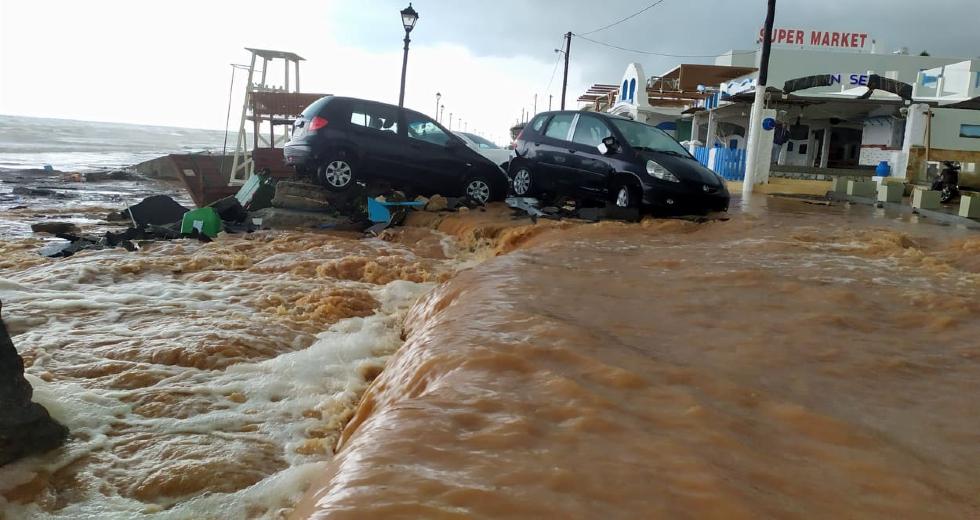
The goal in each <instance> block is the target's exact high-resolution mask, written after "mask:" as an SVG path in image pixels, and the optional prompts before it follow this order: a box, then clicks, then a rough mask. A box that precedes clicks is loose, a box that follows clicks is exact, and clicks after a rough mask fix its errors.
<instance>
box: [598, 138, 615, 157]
mask: <svg viewBox="0 0 980 520" xmlns="http://www.w3.org/2000/svg"><path fill="white" fill-rule="evenodd" d="M596 148H598V149H599V153H601V154H602V155H609V154H613V153H616V152H617V151H619V141H617V140H616V138H615V137H613V136H609V137H606V138H605V139H603V140H602V142H601V143H599V145H598V146H596Z"/></svg>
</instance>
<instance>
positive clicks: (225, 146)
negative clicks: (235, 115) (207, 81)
mask: <svg viewBox="0 0 980 520" xmlns="http://www.w3.org/2000/svg"><path fill="white" fill-rule="evenodd" d="M235 69H236V67H235V64H234V63H232V64H231V86H229V87H228V114H227V115H225V143H224V144H223V145H221V163H222V166H223V165H224V162H225V154H226V153H228V125H229V124H230V123H231V96H232V95H233V94H234V93H235ZM219 168H220V167H219Z"/></svg>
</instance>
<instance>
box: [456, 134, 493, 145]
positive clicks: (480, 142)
mask: <svg viewBox="0 0 980 520" xmlns="http://www.w3.org/2000/svg"><path fill="white" fill-rule="evenodd" d="M459 134H460V135H462V136H463V137H465V138H466V139H467V140H469V141H471V142H472V143H473V144H475V145H476V146H477V147H478V148H481V149H487V148H489V149H499V148H500V147H499V146H497V145H495V144H493V143H492V142H490V141H489V140H487V139H484V138H482V137H480V136H478V135H476V134H471V133H468V132H460V133H459Z"/></svg>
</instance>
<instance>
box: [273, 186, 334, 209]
mask: <svg viewBox="0 0 980 520" xmlns="http://www.w3.org/2000/svg"><path fill="white" fill-rule="evenodd" d="M334 196H335V195H334V194H333V193H332V192H330V191H328V190H327V189H325V188H323V187H321V186H317V185H316V184H309V183H305V182H293V181H280V182H279V183H278V184H276V195H275V197H273V198H272V207H274V208H283V209H295V210H300V211H328V210H329V209H330V207H331V206H332V204H331V201H332V199H333V198H334Z"/></svg>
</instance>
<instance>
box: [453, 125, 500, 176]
mask: <svg viewBox="0 0 980 520" xmlns="http://www.w3.org/2000/svg"><path fill="white" fill-rule="evenodd" d="M453 133H454V134H456V135H457V136H459V138H460V139H462V140H463V141H464V142H466V146H469V147H470V148H472V149H473V150H475V151H476V152H477V153H479V154H480V155H482V156H484V157H486V158H487V159H490V160H491V161H493V163H494V164H496V165H497V166H500V167H501V168H503V170H504V171H507V165H508V164H509V163H510V158H511V157H512V156H513V153H514V152H513V150H508V149H507V148H501V147H499V146H497V145H495V144H493V143H492V142H490V141H488V140H487V139H484V138H482V137H480V136H478V135H476V134H471V133H469V132H453Z"/></svg>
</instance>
